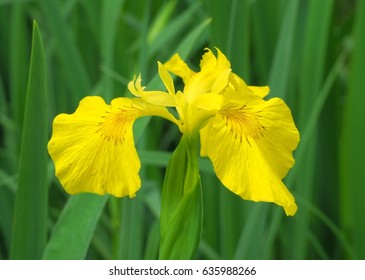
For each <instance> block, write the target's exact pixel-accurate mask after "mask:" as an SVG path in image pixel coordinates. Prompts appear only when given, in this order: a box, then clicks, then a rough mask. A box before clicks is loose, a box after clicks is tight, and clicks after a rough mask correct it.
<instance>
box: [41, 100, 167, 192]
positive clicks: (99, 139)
mask: <svg viewBox="0 0 365 280" xmlns="http://www.w3.org/2000/svg"><path fill="white" fill-rule="evenodd" d="M164 114H168V112H167V111H166V112H165V109H160V108H159V107H157V106H153V105H150V104H148V103H146V102H145V101H143V100H142V99H139V98H134V99H132V98H116V99H114V100H113V101H112V104H111V105H108V104H106V103H105V102H104V100H103V99H102V98H101V97H97V96H90V97H85V98H84V99H83V100H81V102H80V104H79V107H78V108H77V110H76V111H75V113H73V114H60V115H58V116H57V117H56V118H55V120H54V122H53V134H52V137H51V139H50V141H49V143H48V151H49V154H50V156H51V157H52V159H53V161H54V164H55V169H56V176H57V177H58V178H59V180H60V182H61V184H62V185H63V187H64V188H65V190H66V191H67V192H68V193H70V194H76V193H81V192H91V193H97V194H107V193H108V194H112V195H114V196H116V197H123V196H127V195H129V196H130V197H133V196H135V193H136V192H137V191H138V189H139V188H140V186H141V181H140V177H139V175H138V172H139V169H140V160H139V158H138V154H137V151H136V148H135V145H134V138H133V131H132V126H133V122H134V121H135V120H136V118H138V117H141V116H144V115H164Z"/></svg>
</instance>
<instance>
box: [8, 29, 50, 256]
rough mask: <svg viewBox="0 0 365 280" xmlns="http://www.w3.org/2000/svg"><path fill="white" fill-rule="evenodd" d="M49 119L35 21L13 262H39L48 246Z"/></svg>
mask: <svg viewBox="0 0 365 280" xmlns="http://www.w3.org/2000/svg"><path fill="white" fill-rule="evenodd" d="M47 117H48V112H47V94H46V69H45V62H44V52H43V44H42V39H41V35H40V32H39V29H38V26H37V23H36V22H34V23H33V39H32V52H31V59H30V67H29V76H28V89H27V95H26V100H25V109H24V121H23V129H22V138H21V149H20V155H19V169H18V183H17V190H16V197H15V206H14V207H15V213H14V218H13V223H14V228H13V235H12V243H11V254H10V257H11V258H12V259H39V258H40V257H41V255H42V252H43V250H44V247H45V244H46V238H47V212H48V194H47V187H48V186H47V172H45V171H46V170H47V148H46V146H47V121H48V118H47Z"/></svg>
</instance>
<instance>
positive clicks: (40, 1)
mask: <svg viewBox="0 0 365 280" xmlns="http://www.w3.org/2000/svg"><path fill="white" fill-rule="evenodd" d="M34 19H35V20H36V21H37V23H38V26H39V32H40V33H39V32H38V29H37V28H35V29H34V30H35V33H34V34H35V40H34V42H33V57H34V62H33V63H30V56H31V55H30V54H31V49H32V22H33V20H34ZM40 37H41V38H42V41H43V48H44V53H43V52H42V43H41V40H40ZM215 46H216V47H218V48H220V49H221V50H222V51H223V52H224V53H225V54H226V55H227V57H228V59H229V60H230V61H231V63H232V69H233V71H234V72H235V73H237V74H239V75H240V76H241V77H243V78H244V79H245V81H246V82H247V83H248V84H252V85H269V86H270V88H271V93H270V95H269V98H270V97H274V96H278V97H281V98H283V99H284V100H285V101H286V103H288V104H289V106H290V107H291V109H292V113H293V116H294V119H295V122H296V124H297V126H298V128H299V130H300V132H301V142H300V144H299V147H298V149H297V151H296V152H295V158H296V164H295V166H294V168H293V169H292V170H291V171H290V173H289V175H288V176H287V177H286V178H285V182H286V185H287V186H288V188H289V189H290V190H291V191H292V193H293V194H294V196H295V197H296V200H297V203H298V206H299V210H298V212H297V214H296V215H295V216H294V217H286V216H285V214H284V212H283V210H282V209H281V207H278V206H275V205H271V204H264V203H253V202H249V201H244V200H242V199H240V198H239V197H237V196H235V195H234V194H232V193H230V192H229V191H228V190H226V189H225V188H224V187H223V186H222V185H221V184H220V183H219V181H218V180H217V179H216V177H215V175H214V172H213V169H212V166H211V164H210V163H209V161H208V160H207V159H202V160H201V162H200V165H201V173H202V184H203V196H204V228H203V236H202V240H201V243H200V245H199V248H198V251H197V253H196V256H195V258H196V259H364V258H365V222H364V218H363V216H364V214H365V201H364V199H365V184H364V182H365V180H364V179H363V177H362V176H363V175H365V164H364V163H363V160H364V158H365V145H364V144H365V121H364V120H365V110H363V106H364V104H365V74H364V73H365V51H364V50H365V1H363V0H358V1H355V0H350V1H349V0H322V1H317V0H276V1H272V0H227V1H225V0H222V1H218V0H216V1H214V0H213V1H208V0H207V1H203V0H201V1H194V0H181V1H177V0H170V1H162V0H156V1H152V0H151V1H148V0H133V1H129V0H125V1H123V0H105V1H101V0H100V1H99V0H95V1H87V0H63V1H61V0H23V1H21V0H0V259H42V258H44V259H84V258H86V259H156V258H157V257H158V245H159V215H160V198H161V186H162V180H163V174H164V170H165V167H166V164H167V162H168V159H169V157H170V155H171V151H173V149H174V148H175V147H176V144H177V142H178V140H179V137H180V133H179V131H178V130H177V129H176V127H175V126H174V125H170V124H169V123H168V122H167V121H164V120H161V119H155V118H143V119H140V120H138V121H137V122H136V124H135V127H134V129H135V139H136V142H137V143H138V144H137V146H138V152H139V155H140V157H141V162H142V170H141V173H140V174H141V178H142V188H141V190H140V191H139V192H138V194H137V197H136V198H134V199H129V198H123V199H116V198H113V197H107V196H105V197H100V196H96V195H89V194H82V195H77V196H73V197H70V196H69V195H67V194H66V193H65V192H64V191H63V189H62V187H61V186H60V184H59V182H58V180H57V179H56V178H55V177H54V169H53V163H52V162H51V160H50V158H49V157H48V156H47V152H46V143H47V141H48V139H49V137H50V133H51V123H52V120H53V118H54V116H55V115H57V114H59V113H61V112H66V113H71V112H73V111H74V110H75V109H76V107H77V104H78V102H79V100H80V99H81V98H82V97H84V96H87V95H100V96H102V97H104V98H105V99H106V100H107V101H108V102H109V101H110V100H111V99H112V98H114V97H117V96H124V95H129V93H128V92H127V89H126V85H127V83H128V81H129V80H131V79H132V78H133V76H134V75H136V74H138V73H139V72H141V73H142V77H143V83H144V84H147V85H148V86H149V87H150V88H162V83H161V82H160V81H159V79H158V77H157V76H156V73H157V61H161V62H164V61H166V60H168V59H169V57H171V56H172V55H173V54H174V53H176V52H179V53H180V55H181V56H182V57H183V58H184V59H186V61H187V62H188V63H189V64H190V65H191V67H192V68H195V69H198V67H199V59H200V57H201V55H202V53H203V50H204V48H205V47H210V48H213V47H215ZM43 54H44V55H43ZM43 58H44V61H43ZM43 65H44V67H43ZM28 75H29V82H28ZM45 84H46V88H45V87H44V85H45ZM27 92H28V100H27V101H26V95H27V94H26V93H27ZM147 124H148V126H147Z"/></svg>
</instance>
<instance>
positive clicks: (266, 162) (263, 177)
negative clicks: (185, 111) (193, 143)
mask: <svg viewBox="0 0 365 280" xmlns="http://www.w3.org/2000/svg"><path fill="white" fill-rule="evenodd" d="M200 134H201V154H202V155H207V156H208V157H209V158H210V159H211V161H212V163H213V166H214V170H215V172H216V174H217V176H218V178H219V179H220V180H221V182H222V183H223V185H225V186H226V187H227V188H228V189H230V190H231V191H232V192H234V193H236V194H238V195H239V196H241V197H242V198H244V199H249V200H253V201H266V202H275V203H276V204H278V205H280V206H282V207H284V210H285V212H286V214H287V215H294V214H295V212H296V210H297V206H296V204H295V200H294V197H293V196H292V195H291V194H290V192H289V191H288V190H287V188H286V187H285V185H284V184H283V183H282V178H283V177H284V176H285V175H286V174H287V172H288V170H289V169H290V168H291V167H292V165H293V164H294V159H293V157H292V152H293V150H294V149H295V148H296V147H297V145H298V142H299V133H298V130H297V129H296V127H295V125H294V122H293V119H292V116H291V113H290V110H289V108H288V107H287V106H286V104H285V103H284V102H283V101H282V100H281V99H279V98H273V99H271V100H269V101H264V100H262V99H260V98H258V97H256V98H252V100H251V101H250V102H247V103H245V104H242V103H241V104H239V103H238V104H236V106H231V107H227V108H225V109H224V110H222V111H221V112H220V113H219V114H217V115H216V116H215V117H214V118H212V119H210V120H209V122H208V124H207V125H206V126H205V127H204V128H203V129H202V130H201V132H200Z"/></svg>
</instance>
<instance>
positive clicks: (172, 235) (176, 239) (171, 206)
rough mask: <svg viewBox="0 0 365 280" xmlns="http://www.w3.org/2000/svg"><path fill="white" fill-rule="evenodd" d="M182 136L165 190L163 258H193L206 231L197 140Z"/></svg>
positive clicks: (168, 167)
mask: <svg viewBox="0 0 365 280" xmlns="http://www.w3.org/2000/svg"><path fill="white" fill-rule="evenodd" d="M190 140H191V139H187V138H185V136H183V137H182V139H181V141H180V143H179V145H178V147H177V148H176V150H175V151H174V153H173V155H172V158H171V160H170V162H169V165H168V166H167V170H166V174H165V181H164V184H163V189H162V203H161V242H160V255H159V258H160V259H191V258H192V257H193V255H194V253H195V251H196V249H197V247H198V245H199V241H200V238H201V231H202V220H203V211H202V209H203V205H202V188H201V184H200V176H199V169H198V161H197V149H196V141H195V140H192V141H190Z"/></svg>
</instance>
